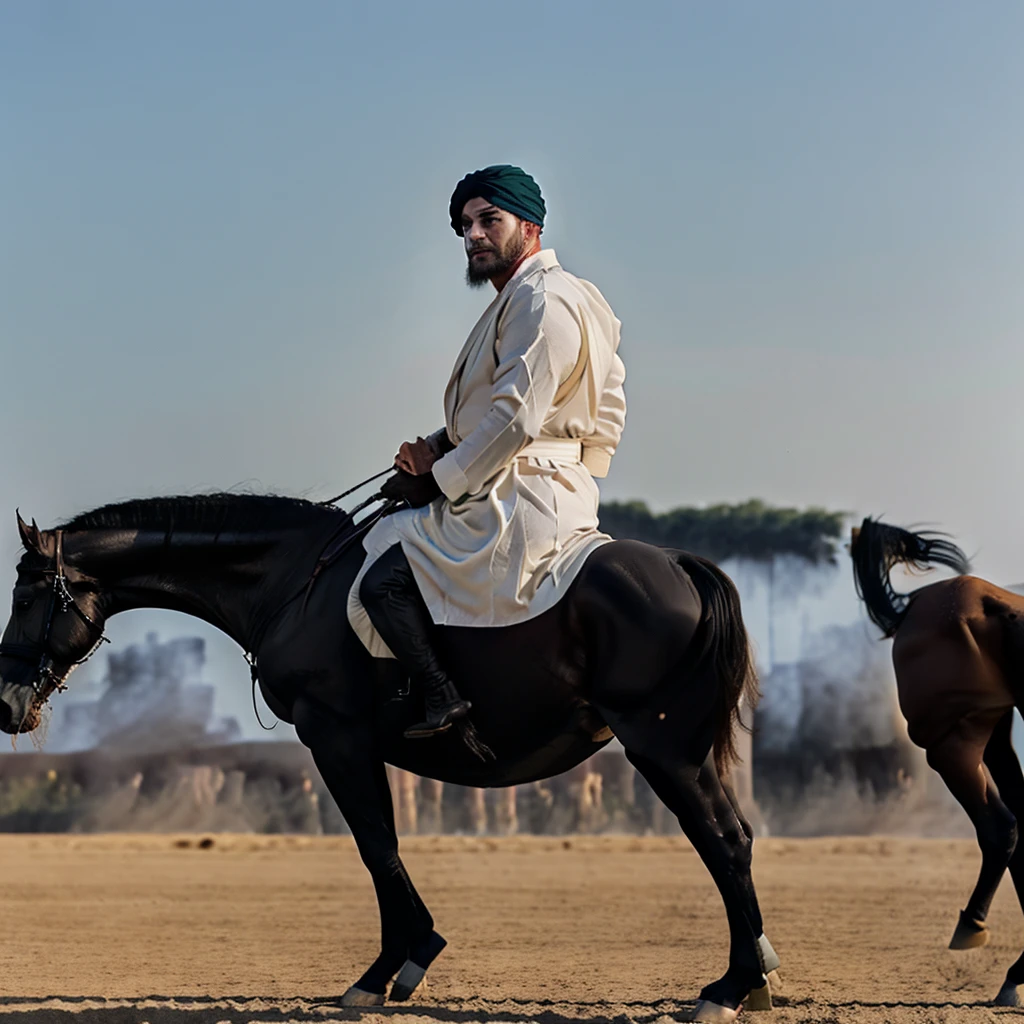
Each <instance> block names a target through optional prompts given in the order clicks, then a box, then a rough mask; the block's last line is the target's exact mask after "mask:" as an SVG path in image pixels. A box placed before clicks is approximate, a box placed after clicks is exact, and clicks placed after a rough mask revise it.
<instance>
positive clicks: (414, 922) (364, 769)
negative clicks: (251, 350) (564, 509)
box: [0, 495, 778, 1021]
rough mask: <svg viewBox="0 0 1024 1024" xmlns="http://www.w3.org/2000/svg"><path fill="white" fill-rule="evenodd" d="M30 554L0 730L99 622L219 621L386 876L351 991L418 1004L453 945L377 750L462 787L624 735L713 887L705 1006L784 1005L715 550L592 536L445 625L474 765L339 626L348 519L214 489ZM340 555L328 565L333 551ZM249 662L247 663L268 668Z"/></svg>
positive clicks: (563, 761)
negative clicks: (532, 604)
mask: <svg viewBox="0 0 1024 1024" xmlns="http://www.w3.org/2000/svg"><path fill="white" fill-rule="evenodd" d="M18 525H19V529H20V531H21V539H22V542H23V543H24V545H25V554H24V556H23V557H22V559H21V561H20V563H19V564H18V577H17V582H16V585H15V589H14V605H13V614H12V617H11V619H10V622H9V623H8V625H7V629H6V630H5V632H4V635H3V642H2V644H0V728H2V729H3V730H4V731H5V732H8V733H17V732H28V731H31V730H32V729H34V728H35V727H36V726H37V725H38V724H39V721H40V716H41V710H42V706H43V704H44V703H45V702H46V700H47V699H48V698H49V696H50V694H51V693H52V692H53V691H54V690H60V689H63V687H64V682H65V680H66V678H67V676H68V674H69V673H70V671H71V670H72V668H73V667H74V666H75V665H76V664H78V663H80V662H81V661H82V660H83V659H84V658H85V657H87V656H88V655H89V654H90V653H91V652H92V650H93V649H94V648H95V647H96V646H97V645H98V644H99V642H100V640H101V638H102V634H103V626H104V623H105V622H106V620H107V619H108V618H109V617H110V616H111V615H115V614H117V613H118V612H122V611H125V610H127V609H131V608H169V609H173V610H177V611H182V612H186V613H187V614H190V615H195V616H197V617H198V618H201V619H203V620H205V621H206V622H209V623H211V624H212V625H214V626H216V627H218V628H219V629H221V630H223V631H224V632H225V633H226V634H227V635H228V636H230V637H231V638H232V639H233V640H235V641H236V642H237V643H238V644H239V645H240V646H241V647H242V649H243V650H244V651H246V652H249V653H250V654H251V655H252V656H253V657H254V659H257V661H258V665H259V682H260V685H261V688H262V692H263V695H264V697H265V698H266V700H267V703H268V704H269V706H270V707H271V709H272V710H273V711H274V712H275V713H276V714H277V715H278V716H279V717H280V718H281V719H283V720H284V721H286V722H291V723H294V725H295V727H296V730H297V732H298V735H299V738H300V739H301V741H302V742H303V743H304V744H305V745H306V746H308V747H309V749H310V750H311V751H312V754H313V757H314V759H315V761H316V764H317V767H318V769H319V771H320V773H321V774H322V776H323V779H324V782H325V783H326V785H327V787H328V789H329V790H330V792H331V794H332V795H333V797H334V799H335V800H336V801H337V803H338V806H339V808H340V809H341V811H342V813H343V814H344V816H345V820H346V821H347V823H348V825H349V827H350V828H351V830H352V835H353V837H354V838H355V842H356V844H357V846H358V849H359V853H360V856H361V857H362V859H363V862H364V863H365V864H366V867H367V868H368V870H369V872H370V874H371V876H372V878H373V883H374V886H375V888H376V892H377V900H378V904H379V907H380V917H381V952H380V955H379V956H378V957H377V959H376V960H375V961H374V963H373V964H372V965H371V966H370V967H369V969H368V970H367V971H366V972H365V973H364V974H363V975H362V977H361V978H360V979H359V980H358V981H357V982H356V983H355V985H353V986H352V987H351V988H349V990H348V991H347V992H346V993H345V995H344V997H343V1001H344V1003H345V1004H346V1005H380V1004H382V1003H383V1002H384V993H385V991H386V989H387V986H388V984H389V983H390V982H391V981H392V979H395V980H394V984H393V986H392V989H391V998H392V999H399V1000H400V999H407V998H408V997H409V996H410V995H411V994H412V992H413V990H414V989H415V988H416V986H417V985H418V984H419V982H420V981H421V979H422V978H423V976H424V973H425V971H426V969H427V967H428V966H429V965H430V963H431V962H432V961H433V959H434V958H435V957H436V956H437V954H438V953H439V952H440V951H441V949H442V948H443V947H444V944H445V943H444V939H442V938H441V937H440V935H438V934H437V932H436V931H435V930H434V922H433V919H432V917H431V915H430V912H429V911H428V910H427V908H426V906H425V905H424V903H423V901H422V900H421V899H420V896H419V894H418V893H417V892H416V890H415V888H414V887H413V884H412V882H411V881H410V879H409V875H408V874H407V873H406V870H405V867H404V866H403V864H402V861H401V859H400V858H399V855H398V839H397V836H396V832H395V825H394V817H393V812H392V807H391V796H390V791H389V789H388V783H387V778H386V775H385V768H384V765H385V763H390V764H394V765H397V766H400V767H402V768H405V769H408V770H409V771H411V772H414V773H416V774H417V775H423V776H427V777H430V778H434V779H440V780H443V781H445V782H453V783H456V784H459V785H464V786H508V785H514V784H518V783H524V782H530V781H532V780H535V779H539V778H545V777H548V776H551V775H555V774H558V773H560V772H563V771H567V770H568V769H569V768H571V767H573V766H574V765H576V764H578V763H579V762H580V761H582V760H583V759H584V758H586V757H588V756H589V755H590V754H592V753H593V752H594V751H595V750H597V749H599V747H600V745H601V743H602V742H607V738H610V735H611V733H610V732H609V730H608V728H605V726H607V727H609V728H610V729H611V730H612V731H614V734H615V735H616V736H617V737H618V738H619V739H620V740H621V742H622V744H623V745H624V747H625V749H626V753H627V755H628V757H629V759H630V760H631V761H632V763H633V764H634V765H635V766H636V767H637V769H638V770H639V771H640V772H641V773H642V774H643V776H644V777H645V778H646V779H647V781H648V782H649V783H650V784H651V786H652V787H653V789H654V790H655V792H656V793H657V794H658V796H659V797H660V798H661V799H662V800H663V801H664V802H665V803H666V804H667V805H668V807H669V808H670V809H671V810H672V811H673V812H674V813H675V814H676V815H677V816H678V818H679V822H680V824H681V826H682V828H683V830H684V832H685V833H686V835H687V837H688V838H689V839H690V841H691V842H692V843H693V845H694V847H695V849H696V850H697V852H698V853H699V854H700V856H701V857H702V858H703V860H704V863H705V865H706V866H707V868H708V870H709V871H710V873H711V876H712V878H713V879H714V881H715V884H716V885H717V886H718V889H719V892H720V893H721V896H722V899H723V901H724V903H725V908H726V913H727V917H728V922H729V930H730V938H731V944H730V954H729V967H728V970H727V971H726V972H725V974H724V976H723V977H721V978H720V979H719V980H718V981H715V982H713V983H712V984H710V985H708V986H706V987H705V988H704V990H703V991H702V992H701V998H700V1001H699V1002H698V1004H697V1008H696V1011H695V1017H694V1019H697V1020H710V1021H730V1020H733V1019H734V1018H735V1016H736V1014H737V1012H738V1010H739V1007H740V1006H741V1004H745V1005H746V1007H747V1008H748V1009H753V1008H757V1007H761V1008H766V1007H767V1006H770V985H769V980H768V975H769V974H770V973H771V972H772V971H773V970H774V968H776V967H777V966H778V958H777V957H776V955H775V953H774V951H773V950H772V948H771V945H770V944H769V943H768V941H767V939H766V938H765V937H764V934H763V928H762V923H761V913H760V910H759V909H758V904H757V898H756V895H755V892H754V885H753V882H752V880H751V875H750V863H751V851H752V836H751V831H750V827H749V825H748V824H747V823H746V822H745V821H744V819H743V817H742V816H741V814H740V812H739V809H738V808H737V805H736V801H735V798H734V796H733V794H732V791H731V789H730V788H729V786H728V784H727V782H726V775H727V770H728V767H729V765H730V763H731V762H732V760H733V759H734V756H735V754H734V748H733V733H734V729H735V727H736V724H737V715H738V708H739V705H740V702H741V701H742V700H744V699H745V700H747V701H753V700H754V699H756V695H757V682H756V678H755V675H754V672H753V669H752V665H751V661H750V655H749V647H748V640H747V635H746V632H745V629H744V626H743V621H742V616H741V612H740V605H739V597H738V595H737V593H736V590H735V587H734V586H733V584H732V582H731V581H730V580H729V578H728V577H727V576H726V575H725V574H724V573H722V572H721V570H719V569H718V568H716V567H715V566H714V565H712V564H711V563H710V562H707V561H705V560H704V559H701V558H697V557H695V556H692V555H688V554H683V553H682V552H678V551H669V550H664V549H660V548H655V547H652V546H649V545H645V544H640V543H636V542H632V541H617V542H613V543H609V544H606V545H604V546H602V547H599V548H598V549H597V550H596V551H595V552H594V553H593V554H592V555H591V556H590V558H589V559H588V560H587V562H586V563H585V565H584V566H583V568H582V570H581V571H580V573H579V575H578V577H577V579H576V580H575V581H574V583H573V585H572V587H571V589H570V590H569V592H568V593H567V595H566V596H565V598H564V599H563V600H562V601H561V602H559V604H558V605H557V606H555V607H554V608H552V609H551V610H550V611H548V612H546V613H545V614H543V615H540V616H538V617H536V618H534V619H532V620H529V621H527V622H524V623H522V624H519V625H515V626H510V627H505V628H501V629H497V628H495V629H492V628H479V629H465V628H459V629H456V628H441V629H438V635H437V643H438V646H439V650H440V652H441V654H442V656H443V658H444V660H445V663H446V664H447V665H448V666H449V668H450V671H451V674H452V676H453V678H454V679H455V681H456V683H457V685H458V687H459V690H460V692H462V693H463V694H464V695H465V696H466V697H467V698H469V699H470V700H471V701H472V703H473V712H472V716H473V722H474V724H475V727H476V730H477V731H478V734H479V736H480V737H481V738H482V740H483V742H484V743H486V744H487V745H488V746H489V747H490V748H491V749H492V751H493V752H494V755H495V756H494V759H493V760H490V759H489V760H481V759H480V758H479V757H477V756H474V754H473V753H472V752H471V750H470V749H468V748H467V745H466V744H464V743H463V742H462V741H461V739H460V737H459V735H458V734H457V732H456V730H451V731H450V732H449V733H447V734H445V735H443V736H439V737H436V738H434V739H430V740H413V741H409V740H406V739H404V738H403V736H402V732H403V730H404V728H406V727H407V726H408V725H410V724H412V723H413V722H414V721H416V720H418V717H421V716H422V707H417V694H416V693H405V692H403V691H404V689H405V688H407V681H406V678H405V677H404V675H403V674H402V673H401V671H400V670H399V668H398V665H397V663H395V662H393V661H391V660H381V659H374V658H371V657H370V656H369V654H368V653H367V652H366V650H365V649H364V647H363V646H362V644H361V643H360V642H359V640H358V639H357V637H356V636H355V634H354V633H353V632H352V630H351V628H350V627H349V625H348V622H347V620H346V614H345V608H346V601H347V597H348V593H349V590H350V588H351V586H352V583H353V580H354V578H355V576H356V573H357V571H358V569H359V567H360V565H361V563H362V560H363V551H362V547H361V545H360V544H359V543H350V544H349V545H348V547H347V548H345V549H344V550H343V551H342V553H341V555H340V557H337V558H335V559H334V560H333V561H332V562H330V563H329V564H328V560H326V559H325V558H323V557H322V556H323V555H324V553H325V551H327V552H329V551H331V549H332V548H333V549H334V550H335V551H337V550H338V548H339V545H338V540H339V538H344V537H346V536H347V537H349V538H355V539H358V531H357V530H356V528H355V526H354V524H353V521H352V517H351V516H350V515H348V514H347V513H345V512H343V511H341V510H339V509H335V508H329V507H324V506H321V505H316V504H313V503H310V502H306V501H300V500H296V499H291V498H281V497H274V496H250V495H210V496H203V497H185V498H160V499H151V500H140V501H132V502H126V503H124V504H119V505H110V506H106V507H104V508H100V509H97V510H96V511H93V512H89V513H86V514H84V515H80V516H78V517H77V518H75V519H73V520H71V521H70V522H68V523H65V524H64V525H63V526H61V527H58V528H56V529H54V530H47V531H42V530H40V529H39V528H38V527H36V525H35V523H33V524H32V526H26V525H25V523H24V522H23V521H22V519H21V517H20V516H19V517H18ZM325 565H327V566H328V567H327V568H324V566H325ZM254 678H255V670H254Z"/></svg>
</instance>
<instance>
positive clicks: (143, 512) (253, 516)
mask: <svg viewBox="0 0 1024 1024" xmlns="http://www.w3.org/2000/svg"><path fill="white" fill-rule="evenodd" d="M344 515H346V513H345V512H343V511H342V510H341V509H339V508H331V507H328V506H325V505H318V504H316V503H315V502H312V501H306V500H305V499H304V498H288V497H283V496H281V495H277V494H224V493H219V494H193V495H176V496H171V497H163V498H135V499H132V500H130V501H122V502H117V503H115V504H111V505H103V506H101V507H100V508H96V509H93V510H92V511H91V512H82V513H80V514H79V515H77V516H75V517H74V518H73V519H69V520H68V521H67V522H66V523H63V524H62V525H61V527H60V529H63V530H65V531H67V532H69V533H70V532H73V531H75V530H97V529H99V530H103V529H110V530H122V529H123V530H172V529H173V530H175V531H178V530H184V531H188V532H196V533H205V532H213V533H224V532H228V531H230V532H237V533H249V532H257V531H261V530H267V529H275V528H289V527H297V526H308V525H310V524H311V523H313V522H315V521H316V520H317V519H320V520H322V521H324V522H326V521H327V520H328V519H329V518H332V517H333V518H337V517H340V516H344Z"/></svg>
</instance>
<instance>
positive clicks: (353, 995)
mask: <svg viewBox="0 0 1024 1024" xmlns="http://www.w3.org/2000/svg"><path fill="white" fill-rule="evenodd" d="M293 715H294V720H295V727H296V730H297V732H298V735H299V739H300V740H301V741H302V742H303V743H304V744H305V745H306V746H307V747H309V749H310V751H311V752H312V754H313V760H314V761H315V762H316V766H317V768H318V770H319V771H320V774H321V776H322V777H323V780H324V783H325V785H326V786H327V788H328V790H330V793H331V796H333V797H334V799H335V801H336V802H337V804H338V807H339V809H340V810H341V813H342V815H343V816H344V818H345V821H346V822H347V823H348V826H349V828H350V829H351V830H352V837H353V839H354V840H355V843H356V847H357V848H358V850H359V856H360V857H361V858H362V861H363V863H364V864H365V865H366V868H367V870H368V871H369V872H370V876H371V877H372V879H373V885H374V889H375V890H376V893H377V904H378V907H379V909H380V930H381V952H380V955H379V956H378V957H377V959H376V960H374V962H373V964H371V965H370V967H369V969H368V970H367V971H366V972H365V973H364V974H363V976H362V977H361V978H360V979H359V980H358V981H357V982H356V983H355V984H354V985H353V986H352V987H351V988H350V989H349V990H348V991H347V992H346V993H345V995H344V996H343V998H342V1001H343V1003H344V1005H346V1006H376V1005H381V1004H382V1003H383V1002H384V993H385V990H386V988H387V985H388V982H390V981H391V979H392V978H393V977H395V975H396V974H397V975H398V977H397V978H396V980H395V984H394V987H393V988H392V990H391V998H392V999H408V998H409V996H410V995H412V992H413V991H414V990H415V988H416V986H417V985H418V984H419V983H420V981H421V980H422V979H423V975H424V973H425V972H426V969H427V968H428V967H429V966H430V964H431V962H432V961H433V960H434V958H435V957H436V956H437V955H438V953H440V952H441V950H442V949H443V948H444V944H445V943H444V939H442V938H441V936H440V935H438V934H437V933H436V932H435V931H434V921H433V918H432V917H431V916H430V911H428V910H427V908H426V906H425V905H424V903H423V901H422V900H421V899H420V896H419V894H418V893H417V892H416V889H415V888H414V886H413V884H412V881H411V880H410V878H409V875H408V872H407V871H406V870H405V865H404V864H403V863H402V860H401V858H400V857H399V856H398V836H397V834H396V831H395V820H394V809H393V805H392V802H391V790H390V787H389V786H388V779H387V773H386V771H385V768H384V762H383V761H382V760H381V759H380V757H379V755H378V754H377V752H376V751H375V750H374V748H373V741H372V736H371V732H370V730H369V729H368V728H367V727H365V725H363V724H362V723H360V722H356V721H349V720H344V719H342V718H341V717H340V716H339V715H337V714H335V713H334V712H333V711H331V710H330V709H329V708H327V707H325V706H324V705H322V704H319V703H317V702H314V701H311V700H307V699H305V698H301V699H299V700H297V701H296V702H295V705H294V707H293Z"/></svg>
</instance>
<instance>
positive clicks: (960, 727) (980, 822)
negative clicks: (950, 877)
mask: <svg viewBox="0 0 1024 1024" xmlns="http://www.w3.org/2000/svg"><path fill="white" fill-rule="evenodd" d="M995 724H996V723H995V721H994V720H993V719H991V718H981V717H968V718H962V719H961V720H960V721H959V722H958V723H957V725H956V727H955V728H954V729H953V730H952V731H951V732H949V733H947V734H946V735H945V736H944V737H943V738H942V739H941V740H939V741H938V742H937V743H934V744H932V745H931V746H930V747H928V748H927V754H928V764H929V765H931V767H932V768H934V769H935V771H937V772H938V773H939V775H941V776H942V781H943V782H944V783H945V784H946V787H947V788H948V789H949V791H950V793H952V794H953V796H954V797H956V799H957V800H958V801H959V803H960V806H961V807H963V809H964V810H965V811H966V812H967V816H968V817H969V818H970V819H971V822H972V824H973V825H974V829H975V833H976V834H977V837H978V846H979V847H980V848H981V871H980V872H979V874H978V882H977V884H976V885H975V887H974V891H973V892H972V893H971V897H970V899H969V900H968V901H967V906H966V907H965V908H964V909H963V911H961V913H960V920H959V922H958V924H957V927H956V931H955V932H954V933H953V938H952V940H951V942H950V944H949V946H950V949H971V948H974V947H977V946H984V945H985V944H986V943H987V942H988V940H989V935H988V928H987V927H986V925H985V919H986V918H987V917H988V911H989V907H991V905H992V899H993V897H994V896H995V894H996V889H997V888H998V886H999V881H1000V879H1001V878H1002V877H1003V872H1004V871H1005V870H1006V868H1007V866H1008V865H1009V863H1010V859H1011V857H1012V855H1013V853H1014V850H1015V848H1016V845H1017V822H1016V819H1015V818H1014V816H1013V814H1012V813H1011V812H1010V810H1009V808H1008V807H1007V806H1006V804H1005V803H1004V802H1003V801H1002V800H1001V799H1000V797H999V794H998V793H997V792H996V789H995V787H994V786H993V785H992V783H991V781H990V780H989V778H988V776H987V775H986V773H985V768H984V766H983V764H982V761H983V759H984V758H985V755H986V746H987V745H988V743H989V739H990V737H991V736H992V733H993V730H994V727H995Z"/></svg>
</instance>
